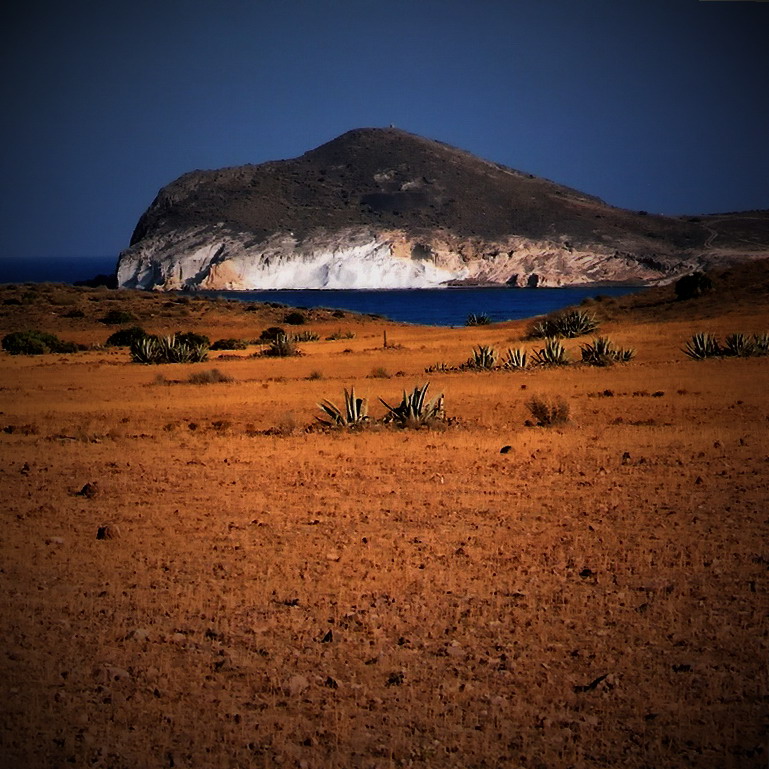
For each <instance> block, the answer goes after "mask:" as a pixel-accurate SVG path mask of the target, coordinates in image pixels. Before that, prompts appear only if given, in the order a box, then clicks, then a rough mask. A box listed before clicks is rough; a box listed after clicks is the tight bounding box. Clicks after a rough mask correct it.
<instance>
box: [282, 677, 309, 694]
mask: <svg viewBox="0 0 769 769" xmlns="http://www.w3.org/2000/svg"><path fill="white" fill-rule="evenodd" d="M309 685H310V682H309V681H308V680H307V679H306V678H305V677H304V676H299V675H296V676H291V678H289V679H288V684H287V686H286V693H287V694H288V695H289V696H291V697H298V696H299V695H300V694H301V693H302V692H303V691H305V690H306V689H307V687H308V686H309Z"/></svg>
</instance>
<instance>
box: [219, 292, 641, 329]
mask: <svg viewBox="0 0 769 769" xmlns="http://www.w3.org/2000/svg"><path fill="white" fill-rule="evenodd" d="M638 290H639V287H638V286H588V287H585V286H580V287H579V288H470V287H468V288H464V287H462V288H459V287H452V288H429V289H421V288H411V289H389V290H387V291H369V290H363V289H358V290H355V291H338V290H324V291H319V290H297V291H216V292H213V291H206V292H204V293H205V294H206V295H208V296H222V297H225V298H227V299H237V300H239V301H242V302H280V303H282V304H286V305H289V306H291V307H300V308H310V307H327V308H333V309H342V310H354V311H355V312H364V313H372V314H375V315H384V316H385V317H387V318H390V319H391V320H399V321H404V322H406V323H420V324H425V325H428V326H463V325H464V324H465V321H466V320H467V316H468V315H469V314H470V313H476V314H483V315H488V316H489V319H490V320H491V322H492V323H497V322H499V321H503V320H515V319H518V318H530V317H532V316H534V315H544V314H545V313H548V312H552V311H553V310H558V309H560V308H562V307H568V306H569V305H572V304H579V303H580V302H581V301H582V300H583V299H585V298H586V297H592V296H596V295H599V294H600V295H602V296H621V295H623V294H629V293H632V292H633V291H638Z"/></svg>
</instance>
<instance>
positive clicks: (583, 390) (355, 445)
mask: <svg viewBox="0 0 769 769" xmlns="http://www.w3.org/2000/svg"><path fill="white" fill-rule="evenodd" d="M59 301H62V300H61V299H59ZM105 301H106V300H105ZM133 301H135V302H137V303H138V302H139V301H147V302H148V304H150V303H151V302H150V300H139V299H135V300H133ZM166 301H168V300H167V299H166ZM94 304H97V303H94ZM10 309H12V310H13V311H14V312H20V310H19V308H18V307H16V306H13V307H11V308H10ZM30 311H34V312H38V311H39V312H40V315H39V317H40V318H45V314H44V313H43V312H42V311H40V310H39V308H35V307H33V309H32V310H30ZM230 312H234V311H230V310H226V311H222V312H221V313H219V314H217V313H216V312H210V313H206V314H205V315H204V316H202V317H201V318H200V319H197V320H196V321H195V323H194V324H193V323H192V322H190V323H186V324H184V325H183V326H182V327H183V328H184V329H185V330H186V329H187V328H189V329H190V330H195V331H198V332H201V333H207V334H208V335H209V336H210V337H211V338H219V337H221V336H235V337H248V338H253V337H255V336H258V330H259V325H258V324H256V326H254V325H250V326H249V328H246V326H247V323H246V321H247V320H249V319H248V318H247V317H244V318H240V316H239V315H238V317H235V316H234V315H233V316H230V315H229V313H230ZM92 314H93V316H94V317H99V316H103V315H104V314H105V306H104V304H101V306H100V307H96V308H94V312H93V313H92ZM280 314H281V315H283V314H285V309H283V310H281V311H280ZM243 315H244V316H245V315H246V314H245V313H243ZM14 317H15V316H14ZM263 320H264V325H274V323H272V322H271V321H272V320H273V319H272V318H267V317H266V316H265V318H264V319H263ZM66 322H71V323H72V324H81V325H80V326H78V327H77V328H75V326H74V325H73V326H72V327H71V329H70V330H71V332H72V333H71V334H69V335H68V334H67V333H65V329H63V328H60V327H59V326H58V325H57V324H58V323H59V319H58V318H54V319H53V320H52V321H51V323H52V325H50V326H49V327H48V328H47V329H46V330H52V331H56V330H57V329H58V331H59V332H60V335H61V336H62V338H75V339H76V340H77V341H81V342H85V341H92V336H95V335H96V334H97V332H98V333H101V334H102V335H104V332H103V331H102V330H99V329H97V328H95V323H96V321H93V322H91V321H89V320H88V319H72V320H71V321H66ZM348 322H349V328H351V329H352V328H354V330H355V333H356V337H355V338H354V339H344V340H338V341H321V342H317V343H313V344H311V345H306V348H305V352H306V354H305V356H304V357H302V358H296V359H266V358H251V357H248V354H247V353H246V354H243V357H242V358H239V359H236V360H228V359H225V360H217V359H216V358H213V361H215V365H216V366H217V368H218V369H219V370H220V372H222V374H224V375H226V376H231V377H233V379H234V381H233V382H231V383H229V384H227V385H226V386H214V387H196V386H194V385H191V384H187V382H186V380H187V379H188V377H189V376H190V375H191V374H193V373H194V372H195V371H199V370H200V369H199V367H196V366H195V365H176V366H160V367H153V369H152V371H149V370H147V369H146V368H145V367H142V366H138V365H135V364H131V363H129V362H128V361H129V357H128V353H127V352H126V351H125V350H122V351H121V350H97V351H92V352H87V353H77V354H72V355H66V356H56V355H49V356H41V357H39V358H34V359H32V358H21V357H14V358H12V357H10V356H6V355H3V356H2V358H0V388H1V389H0V392H2V396H3V405H2V412H3V413H2V415H0V452H1V456H2V465H0V471H1V472H2V474H1V475H0V481H1V482H2V489H3V499H4V501H5V502H4V505H3V508H2V515H3V521H2V528H1V529H0V536H1V537H2V569H1V570H0V617H2V634H3V642H4V653H3V654H2V655H0V679H2V680H3V682H4V697H3V699H2V705H0V712H1V713H2V735H0V750H1V751H2V756H3V758H4V759H5V764H6V765H8V766H25V767H54V766H65V765H74V766H83V767H87V766H105V767H115V768H118V769H119V768H120V767H131V768H133V767H137V766H141V767H168V766H176V767H182V766H183V767H212V768H213V767H246V766H253V767H340V768H341V767H390V766H420V767H497V766H500V767H501V766H521V767H543V768H544V767H548V769H550V768H551V767H587V766H601V767H617V766H623V767H636V768H638V769H641V767H673V766H675V767H679V766H697V767H714V768H715V767H735V768H737V767H740V768H742V767H764V766H765V765H766V760H767V748H766V709H767V703H768V702H769V693H768V692H767V682H766V658H767V637H768V632H769V626H768V623H767V609H768V608H769V601H768V600H767V597H768V595H769V572H768V571H767V565H768V564H769V550H767V545H766V543H767V541H769V538H768V537H767V535H768V534H769V532H768V531H767V528H769V519H767V514H766V503H767V498H768V497H769V461H768V460H769V437H768V432H769V431H767V419H768V418H769V396H768V395H767V393H769V360H767V359H734V360H719V361H710V360H708V361H703V362H695V361H691V360H689V359H687V358H686V356H685V355H684V354H683V353H682V352H681V345H682V342H683V340H685V339H687V338H688V337H689V336H690V335H691V334H692V333H694V332H695V331H699V330H703V327H702V322H701V321H699V320H696V319H694V320H693V319H687V318H685V317H684V318H682V317H677V318H676V319H675V320H670V321H668V322H660V323H654V322H651V321H647V322H643V323H634V324H629V323H626V322H623V321H621V320H620V319H617V320H615V321H613V322H611V323H609V324H606V325H605V327H604V328H602V333H607V334H610V335H611V337H612V339H613V340H615V341H616V343H617V344H619V345H622V346H630V347H635V348H636V349H637V350H638V357H637V360H636V361H634V362H633V363H631V364H629V365H627V366H616V367H612V368H611V369H600V370H596V369H594V368H588V367H579V366H574V367H569V368H566V369H565V370H535V371H528V372H519V373H509V372H484V373H474V372H462V373H445V374H443V373H442V374H431V375H429V376H428V375H425V374H424V373H423V372H424V367H425V366H428V365H430V364H431V363H434V362H435V361H436V360H445V361H447V362H448V363H450V364H458V363H460V362H462V361H463V360H465V359H466V358H467V355H468V354H469V351H470V349H471V348H472V346H473V345H477V344H495V345H496V346H497V347H498V349H504V348H505V346H508V340H510V339H513V340H516V341H517V340H519V339H520V338H521V337H522V336H523V333H524V332H525V326H526V324H525V322H522V323H518V324H516V323H511V324H501V325H496V326H490V327H483V328H462V329H454V330H452V329H433V328H418V327H408V326H397V325H395V324H389V325H388V337H389V339H390V340H391V341H392V343H393V344H397V345H400V349H398V350H396V351H390V350H387V349H382V347H381V338H382V325H383V324H382V323H381V322H380V321H376V322H373V321H368V322H366V321H364V320H361V319H358V318H356V317H355V316H349V319H348V318H345V320H344V323H348ZM142 323H144V319H142ZM165 323H166V321H165V320H164V321H163V324H165ZM171 323H173V324H174V325H176V324H175V323H174V322H173V321H171ZM249 323H250V321H249ZM324 323H328V324H329V325H327V326H325V327H324ZM332 323H333V326H332V325H331V324H332ZM339 323H340V321H339V319H338V318H331V317H330V318H329V319H328V320H323V319H320V320H318V319H315V320H313V319H312V318H311V319H310V320H309V322H308V324H307V327H308V328H311V329H313V330H317V331H318V332H319V333H320V335H321V337H325V336H328V333H330V331H332V330H334V329H336V328H337V327H338V326H339ZM146 325H147V326H149V324H146ZM768 326H769V314H767V312H766V309H765V308H764V307H758V308H750V307H748V308H744V309H743V310H742V311H741V312H740V313H738V314H735V313H730V314H728V316H725V318H718V317H714V318H713V319H712V320H711V321H710V322H709V328H708V330H712V331H714V332H717V333H720V334H722V335H723V334H725V333H728V332H731V331H735V330H744V331H746V332H750V333H752V332H758V331H764V330H766V329H767V327H768ZM5 328H7V329H8V330H15V329H14V328H12V327H11V325H10V324H6V326H5ZM225 328H226V330H224V329H225ZM148 330H151V331H156V332H160V331H168V330H172V329H169V328H168V326H167V325H165V326H164V325H162V324H161V322H160V320H159V321H158V327H157V328H153V327H149V328H148ZM579 341H580V340H573V341H570V342H567V343H566V344H567V347H568V348H569V349H570V351H571V352H572V353H573V354H572V358H574V357H578V354H577V351H578V349H579ZM345 349H351V350H352V352H351V353H345V352H344V350H345ZM375 367H382V368H386V369H387V370H393V369H395V368H396V367H397V368H398V369H399V370H402V371H403V372H404V373H405V377H403V378H399V379H392V380H388V379H379V378H374V379H372V378H371V372H372V370H374V368H375ZM157 369H160V371H161V373H163V374H164V375H165V376H166V377H167V379H168V380H173V381H174V382H175V383H176V384H175V385H174V386H173V387H160V386H152V385H153V381H154V377H155V375H156V374H157V373H158V370H157ZM318 371H322V372H323V378H317V377H316V376H315V375H314V372H318ZM428 378H429V379H430V381H431V392H445V394H446V410H447V414H448V416H449V417H452V416H453V417H459V422H458V424H456V425H454V426H451V427H449V428H447V429H444V430H441V431H394V430H390V429H386V428H375V429H371V430H368V431H365V432H362V433H352V434H346V433H332V434H324V433H318V432H314V433H313V432H311V433H307V432H305V431H304V429H303V428H304V427H305V426H306V425H308V424H310V423H311V422H312V421H313V420H314V418H315V416H316V415H318V414H319V413H320V412H319V410H318V408H317V406H316V404H317V402H318V401H320V400H321V399H323V398H326V397H333V396H335V395H337V394H338V392H339V390H340V385H341V386H348V387H349V386H354V387H355V389H356V393H358V394H359V395H360V396H362V397H368V398H369V403H370V404H371V407H372V415H373V416H375V417H380V416H382V413H380V412H379V411H377V405H376V404H377V403H378V401H377V396H382V397H383V398H384V399H385V400H387V401H388V402H392V401H397V400H398V399H399V397H400V392H401V390H402V389H403V387H407V388H409V387H413V386H414V385H415V384H417V383H421V382H423V381H426V380H427V379H428ZM532 396H536V397H539V398H543V399H554V398H557V397H559V396H560V397H563V398H564V399H565V401H566V403H567V404H568V406H569V409H570V413H571V421H570V422H569V423H568V424H567V425H564V426H561V427H555V428H552V429H550V430H542V429H538V428H535V427H532V428H527V427H525V426H524V422H525V420H526V418H527V417H528V416H529V414H528V412H527V410H526V406H525V403H526V401H527V400H529V398H531V397H532ZM381 412H384V408H383V407H381ZM2 428H6V429H5V430H3V429H2ZM503 445H506V446H510V447H511V448H510V450H509V451H508V452H507V453H505V454H500V448H501V447H502V446H503ZM87 482H90V483H92V484H94V487H95V489H96V490H97V491H96V493H95V495H93V496H92V498H88V497H86V496H83V495H78V494H77V492H78V491H80V490H81V489H82V488H83V486H84V484H86V483H87ZM106 526H109V527H110V529H109V531H110V532H111V533H112V536H111V537H109V538H101V539H97V534H98V533H99V531H104V530H105V528H104V527H106ZM603 676H605V678H604V677H603ZM599 679H600V680H599ZM593 683H595V685H594V686H592V688H591V684H593Z"/></svg>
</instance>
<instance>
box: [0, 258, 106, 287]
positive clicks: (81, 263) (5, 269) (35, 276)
mask: <svg viewBox="0 0 769 769" xmlns="http://www.w3.org/2000/svg"><path fill="white" fill-rule="evenodd" d="M116 263H117V258H116V257H115V256H72V257H65V256H41V257H0V283H74V282H75V281H77V280H88V279H89V278H93V277H94V276H95V275H102V274H104V275H106V274H112V273H114V272H115V265H116Z"/></svg>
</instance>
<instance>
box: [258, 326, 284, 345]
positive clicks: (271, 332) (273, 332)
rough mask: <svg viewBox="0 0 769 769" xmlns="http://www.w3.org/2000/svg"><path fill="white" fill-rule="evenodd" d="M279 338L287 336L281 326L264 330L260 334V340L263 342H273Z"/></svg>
mask: <svg viewBox="0 0 769 769" xmlns="http://www.w3.org/2000/svg"><path fill="white" fill-rule="evenodd" d="M279 336H286V330H285V329H283V328H281V327H280V326H270V327H269V328H266V329H264V331H262V333H261V334H259V339H260V340H261V341H262V342H272V341H273V340H274V339H277V338H278V337H279Z"/></svg>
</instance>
